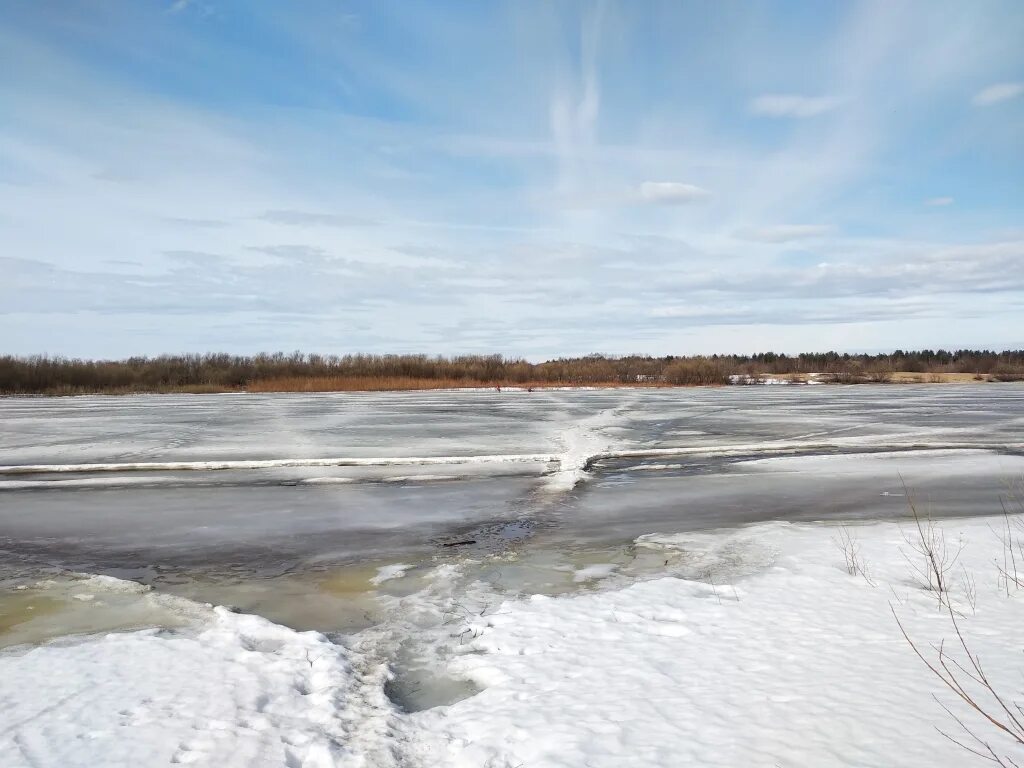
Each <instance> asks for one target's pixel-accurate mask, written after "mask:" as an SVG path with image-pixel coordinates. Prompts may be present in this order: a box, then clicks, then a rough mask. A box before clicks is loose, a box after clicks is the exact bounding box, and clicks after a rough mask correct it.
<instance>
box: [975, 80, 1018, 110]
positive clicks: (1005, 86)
mask: <svg viewBox="0 0 1024 768" xmlns="http://www.w3.org/2000/svg"><path fill="white" fill-rule="evenodd" d="M1021 94H1024V83H994V84H992V85H990V86H988V87H986V88H982V89H981V90H980V91H978V92H977V93H976V94H974V98H973V99H972V101H973V102H974V105H975V106H977V107H990V106H992V105H993V104H998V103H999V102H1001V101H1009V100H1010V99H1015V98H1017V97H1018V96H1020V95H1021Z"/></svg>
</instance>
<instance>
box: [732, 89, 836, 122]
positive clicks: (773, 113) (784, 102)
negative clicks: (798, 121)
mask: <svg viewBox="0 0 1024 768" xmlns="http://www.w3.org/2000/svg"><path fill="white" fill-rule="evenodd" d="M841 103H842V102H841V100H840V99H838V98H836V97H834V96H802V95H799V94H795V93H766V94H764V95H762V96H758V97H757V98H755V99H754V100H752V101H751V102H750V111H751V112H753V113H754V114H755V115H763V116H765V117H816V116H817V115H823V114H825V113H826V112H831V111H832V110H833V109H835V108H836V107H838V106H839V105H840V104H841Z"/></svg>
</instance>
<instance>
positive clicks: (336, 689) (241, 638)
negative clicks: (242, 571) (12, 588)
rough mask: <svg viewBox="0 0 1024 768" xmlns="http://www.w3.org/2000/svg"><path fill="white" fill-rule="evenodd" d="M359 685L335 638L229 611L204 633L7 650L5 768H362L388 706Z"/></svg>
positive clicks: (217, 614)
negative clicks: (201, 767)
mask: <svg viewBox="0 0 1024 768" xmlns="http://www.w3.org/2000/svg"><path fill="white" fill-rule="evenodd" d="M357 683H358V680H357V675H356V674H355V673H354V671H353V669H352V666H351V664H350V663H349V661H348V660H347V658H346V652H345V650H344V649H343V648H342V647H340V646H337V645H335V644H333V643H331V642H329V641H328V640H327V638H325V637H324V636H323V635H320V634H318V633H315V632H301V633H300V632H294V631H292V630H290V629H287V628H285V627H280V626H278V625H275V624H272V623H271V622H269V621H266V620H265V619H262V618H260V617H257V616H248V615H240V614H234V613H231V612H229V611H228V610H226V609H224V608H215V609H213V615H212V617H211V619H210V621H209V623H208V624H207V625H205V626H204V627H203V628H202V629H201V630H199V631H197V632H193V633H181V632H168V631H161V630H145V631H140V632H128V633H119V634H109V635H105V636H99V637H92V638H88V639H86V640H84V641H79V642H74V643H56V644H49V645H44V646H39V647H35V648H31V649H28V650H22V651H20V652H7V653H4V654H0V713H2V719H0V722H2V725H3V728H0V764H2V765H3V766H5V768H21V767H22V766H24V767H25V768H48V767H50V766H52V767H53V768H77V767H79V766H80V767H81V768H96V767H97V766H126V767H127V766H139V767H141V766H146V768H152V767H155V766H169V765H189V764H193V765H204V766H218V768H226V767H228V766H238V768H243V767H245V768H254V767H257V766H267V767H268V768H269V767H270V766H274V767H275V768H277V767H279V766H287V767H289V768H290V767H292V766H295V767H298V766H303V767H305V768H328V766H362V765H366V764H367V763H366V762H365V760H366V752H367V749H368V746H367V745H370V746H372V745H373V744H374V743H376V742H377V741H379V739H380V736H381V733H380V731H381V728H382V727H383V726H382V725H380V726H378V721H380V723H383V719H382V718H383V716H382V714H381V713H383V712H385V711H386V709H387V708H386V706H385V704H384V699H383V694H382V693H379V699H377V700H374V697H373V696H372V695H370V696H364V695H362V688H361V687H359V686H357ZM369 690H370V691H371V692H372V691H374V690H376V691H378V692H380V691H381V688H380V686H379V685H377V686H372V687H370V688H369Z"/></svg>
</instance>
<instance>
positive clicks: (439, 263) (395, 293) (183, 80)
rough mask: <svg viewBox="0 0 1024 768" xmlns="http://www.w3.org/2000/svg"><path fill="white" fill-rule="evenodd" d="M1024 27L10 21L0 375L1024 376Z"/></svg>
mask: <svg viewBox="0 0 1024 768" xmlns="http://www.w3.org/2000/svg"><path fill="white" fill-rule="evenodd" d="M1021 40H1024V5H1022V4H1021V3H1019V2H1016V1H1015V0H1011V1H1010V2H988V1H987V0H982V1H979V2H970V3H966V2H955V3H954V2H921V3H914V2H898V3H893V2H868V3H852V2H850V3H819V2H807V3H802V4H801V3H796V2H723V3H713V2H692V3H687V2H622V3H612V2H608V3H553V2H548V1H547V0H543V1H538V2H525V1H524V2H510V3H490V2H487V3H477V2H451V3H448V2H402V3H377V2H373V3H370V2H367V3H346V2H340V1H338V0H333V1H332V2H326V1H325V2H256V1H252V0H248V1H244V2H243V1H241V0H237V1H233V2H222V0H191V1H186V0H177V1H175V2H143V1H141V0H132V1H130V2H129V1H128V0H124V2H105V1H103V0H99V1H96V0H93V1H90V2H85V1H83V2H74V1H73V0H69V1H68V2H61V3H49V2H17V1H13V0H12V2H7V3H4V4H3V5H2V7H0V101H2V103H3V109H2V110H0V340H2V343H0V352H12V353H20V354H30V353H49V354H65V355H76V356H102V357H111V356H123V355H130V354H155V353H161V352H183V351H213V350H223V351H231V352H254V351H259V350H292V349H303V350H307V351H318V352H339V353H343V352H355V351H364V352H431V353H463V352H501V353H505V354H512V355H525V356H528V357H530V358H534V359H536V358H545V357H550V356H556V355H563V354H565V355H569V354H586V353H589V352H606V353H619V354H624V353H632V352H641V353H652V354H687V353H711V352H754V351H765V350H776V351H786V352H796V351H801V350H808V351H810V350H824V349H830V348H836V349H842V350H850V351H860V350H870V351H876V350H888V349H893V348H897V347H902V348H919V347H938V346H946V347H959V346H983V347H1022V346H1024V46H1022V45H1021V43H1020V41H1021Z"/></svg>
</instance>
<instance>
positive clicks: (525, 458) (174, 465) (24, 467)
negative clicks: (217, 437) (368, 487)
mask: <svg viewBox="0 0 1024 768" xmlns="http://www.w3.org/2000/svg"><path fill="white" fill-rule="evenodd" d="M559 458H560V457H559V456H555V455H551V454H544V453H531V454H497V455H492V456H485V455H478V456H377V457H360V458H352V457H333V458H293V459H253V460H237V461H134V462H107V463H98V464H8V465H0V475H34V474H55V473H65V472H152V471H164V472H167V471H173V472H187V471H205V472H210V471H225V470H241V469H282V468H290V467H396V466H435V465H449V464H502V463H509V462H512V463H550V462H553V461H558V460H559Z"/></svg>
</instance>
